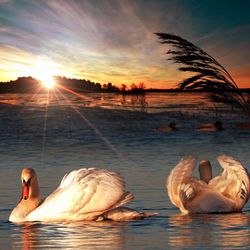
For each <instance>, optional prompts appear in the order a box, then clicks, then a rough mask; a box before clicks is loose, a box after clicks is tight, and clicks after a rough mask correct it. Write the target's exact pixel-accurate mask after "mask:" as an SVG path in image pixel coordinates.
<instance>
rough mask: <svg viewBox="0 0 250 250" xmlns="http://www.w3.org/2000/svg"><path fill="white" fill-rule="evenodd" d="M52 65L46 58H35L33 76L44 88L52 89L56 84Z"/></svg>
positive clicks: (54, 70)
mask: <svg viewBox="0 0 250 250" xmlns="http://www.w3.org/2000/svg"><path fill="white" fill-rule="evenodd" d="M56 71H57V70H56V69H55V67H54V65H53V64H52V63H51V62H50V61H48V60H37V62H36V66H35V68H34V74H33V75H34V77H35V78H36V79H37V80H39V81H40V82H41V84H42V85H43V87H45V88H46V89H48V90H49V89H53V88H54V87H55V85H56V83H55V79H54V75H55V74H56Z"/></svg>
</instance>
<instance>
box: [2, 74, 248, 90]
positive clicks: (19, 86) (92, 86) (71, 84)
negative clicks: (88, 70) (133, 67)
mask: <svg viewBox="0 0 250 250" xmlns="http://www.w3.org/2000/svg"><path fill="white" fill-rule="evenodd" d="M54 79H55V82H56V84H58V85H59V86H62V87H63V88H67V89H70V90H73V91H77V92H110V93H123V94H143V93H146V92H204V90H199V89H195V90H181V89H180V88H178V87H176V88H172V89H157V88H146V87H145V85H144V83H143V82H141V83H139V84H138V85H136V84H134V83H132V84H131V85H130V87H128V86H127V85H125V84H122V85H121V87H117V86H115V85H113V84H112V83H107V84H100V83H96V82H92V81H90V80H85V79H74V78H67V77H63V76H55V77H54ZM39 88H40V89H41V91H43V90H44V91H47V90H46V89H45V88H43V87H42V84H41V81H40V80H37V79H35V78H33V77H31V76H28V77H26V76H25V77H18V78H17V79H16V80H14V81H8V82H0V93H32V92H36V91H37V89H39ZM239 91H242V92H250V88H244V89H239Z"/></svg>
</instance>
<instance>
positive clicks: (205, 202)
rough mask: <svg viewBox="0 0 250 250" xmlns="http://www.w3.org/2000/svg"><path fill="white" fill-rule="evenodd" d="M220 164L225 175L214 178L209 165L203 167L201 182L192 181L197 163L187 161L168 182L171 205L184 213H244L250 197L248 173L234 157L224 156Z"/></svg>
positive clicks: (185, 160) (190, 158)
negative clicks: (243, 210)
mask: <svg viewBox="0 0 250 250" xmlns="http://www.w3.org/2000/svg"><path fill="white" fill-rule="evenodd" d="M217 159H218V161H219V163H220V165H221V167H222V168H223V172H222V174H221V175H219V176H216V177H214V178H213V179H211V178H212V173H211V166H210V164H209V162H208V161H202V162H201V163H200V175H201V180H199V179H197V178H195V177H192V176H191V174H192V171H193V169H194V168H195V163H196V160H195V158H194V157H192V156H187V157H184V158H182V159H181V160H180V162H179V163H178V164H177V165H176V167H175V168H174V169H173V170H172V171H171V173H170V175H169V177H168V178H167V183H166V187H167V191H168V195H169V198H170V200H171V202H172V203H173V204H174V205H175V206H176V207H178V208H179V209H180V210H181V212H182V213H185V214H187V213H216V212H218V213H228V212H240V211H241V209H242V208H243V206H244V205H245V204H246V202H247V201H248V198H249V193H250V180H249V174H248V172H247V169H246V168H244V167H243V165H242V164H241V163H240V161H238V160H236V159H234V158H233V157H231V156H227V155H221V156H219V157H218V158H217Z"/></svg>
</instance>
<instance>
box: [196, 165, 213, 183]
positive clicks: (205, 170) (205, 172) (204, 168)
mask: <svg viewBox="0 0 250 250" xmlns="http://www.w3.org/2000/svg"><path fill="white" fill-rule="evenodd" d="M199 172H200V179H201V180H202V181H204V182H206V183H209V181H210V180H211V179H212V178H213V176H212V166H211V164H210V161H208V160H201V161H200V164H199Z"/></svg>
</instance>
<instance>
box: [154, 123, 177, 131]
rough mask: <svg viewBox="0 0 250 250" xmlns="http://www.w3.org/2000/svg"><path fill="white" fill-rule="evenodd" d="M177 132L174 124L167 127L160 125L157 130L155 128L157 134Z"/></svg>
mask: <svg viewBox="0 0 250 250" xmlns="http://www.w3.org/2000/svg"><path fill="white" fill-rule="evenodd" d="M177 130H178V128H177V127H176V123H175V122H170V123H169V124H168V125H160V126H159V127H158V128H156V131H157V132H172V131H177Z"/></svg>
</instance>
